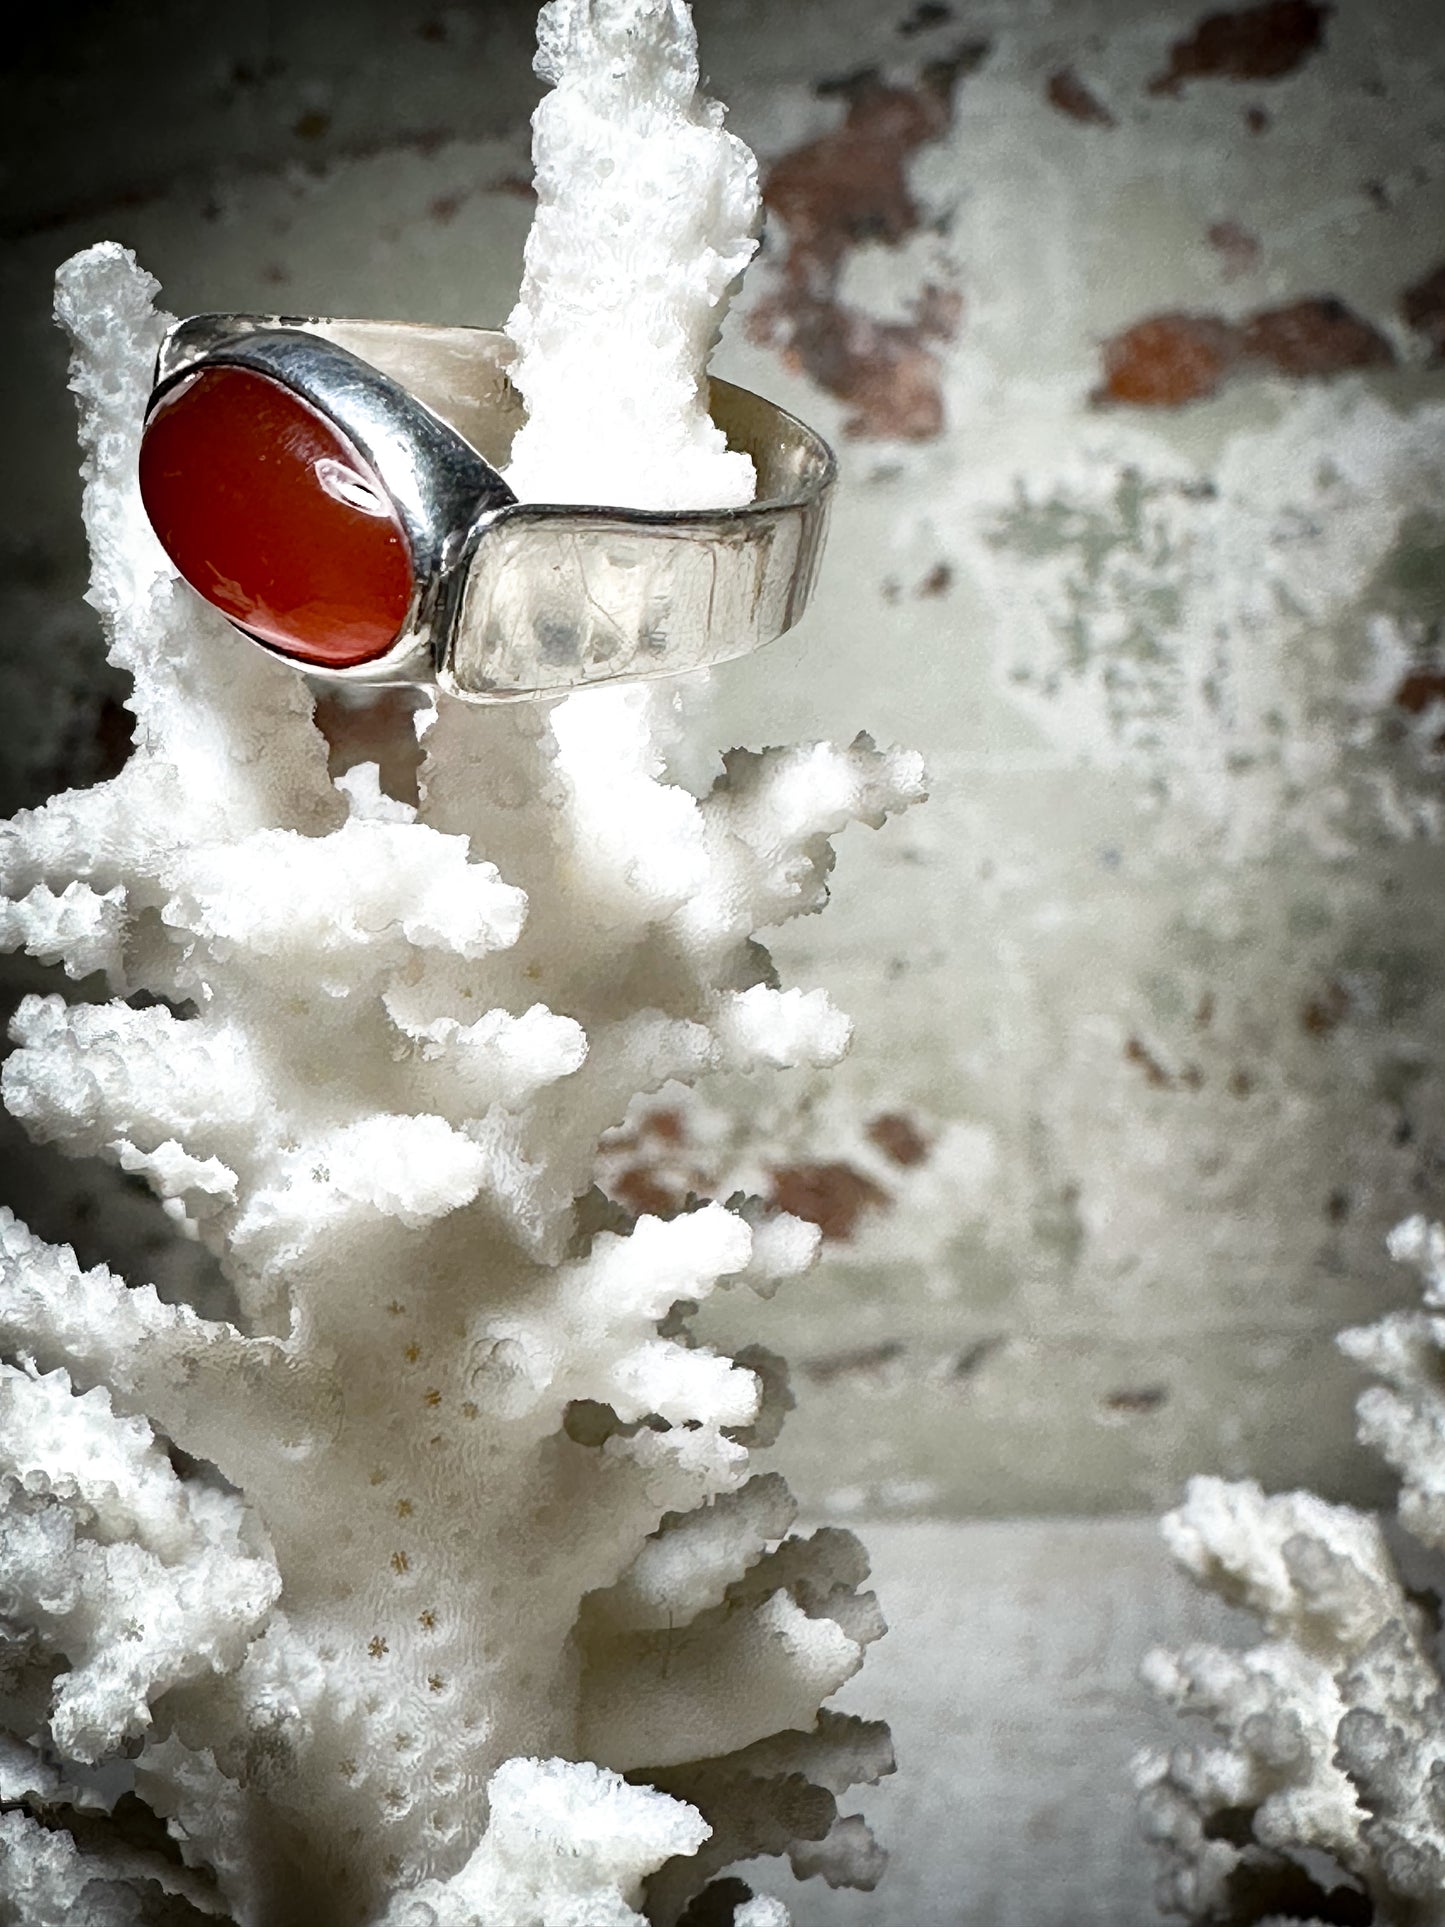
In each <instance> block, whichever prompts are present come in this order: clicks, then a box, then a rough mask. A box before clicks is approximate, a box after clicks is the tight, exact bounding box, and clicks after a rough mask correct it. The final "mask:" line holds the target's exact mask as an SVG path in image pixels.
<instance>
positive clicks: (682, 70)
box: [507, 0, 762, 509]
mask: <svg viewBox="0 0 1445 1927" xmlns="http://www.w3.org/2000/svg"><path fill="white" fill-rule="evenodd" d="M536 66H537V72H538V74H539V75H540V76H541V77H542V79H543V80H545V81H548V82H549V83H550V84H551V88H552V91H551V93H549V94H548V95H547V97H546V98H545V99H544V100H543V102H542V104H541V106H540V107H539V108H538V109H537V114H536V119H535V121H534V123H533V124H534V127H535V130H536V137H535V140H534V143H533V159H534V162H535V165H536V187H537V213H536V218H535V220H534V221H533V224H532V231H531V233H530V235H529V236H528V240H527V257H526V272H525V275H524V277H523V281H522V288H521V293H520V295H519V297H518V301H517V305H516V307H515V308H514V309H513V311H512V314H511V317H510V319H509V320H508V322H507V332H508V334H509V335H510V336H511V337H512V339H513V340H514V341H515V342H516V343H517V346H518V349H519V355H518V361H517V366H516V367H515V369H514V370H513V379H514V381H515V382H516V384H517V386H518V387H519V388H520V389H521V391H522V393H523V395H524V396H525V398H526V401H527V408H528V413H529V417H530V419H529V421H528V423H527V425H526V427H524V428H523V430H522V432H521V434H520V435H518V437H517V441H516V446H515V447H514V449H513V451H512V466H511V468H510V470H509V472H508V480H509V481H510V482H511V484H512V487H513V488H514V489H515V490H516V491H517V493H518V494H519V495H520V496H522V497H523V499H524V500H532V501H552V502H605V503H608V504H612V505H615V506H619V507H629V508H675V509H684V508H733V507H736V506H737V505H738V504H740V503H743V502H748V501H751V500H752V495H753V485H754V476H753V466H752V463H751V461H750V460H749V459H748V457H747V456H746V455H743V454H740V453H729V452H728V451H727V449H726V448H725V446H724V443H723V437H722V433H721V431H720V430H719V429H717V428H715V427H714V426H713V424H712V422H711V420H710V419H709V416H708V412H707V400H706V387H705V384H704V382H703V379H702V376H703V371H704V369H705V368H706V366H707V357H708V355H709V353H710V352H711V350H712V347H713V344H714V343H715V341H716V340H717V336H718V330H719V328H720V327H721V326H722V321H723V316H724V314H725V313H726V312H727V300H728V296H729V294H730V292H731V290H732V288H733V286H734V284H735V283H736V282H737V280H738V278H739V276H740V275H741V274H742V272H743V269H744V268H745V267H746V266H747V264H748V262H749V261H750V260H751V259H752V255H753V250H754V249H755V248H756V246H757V234H758V229H759V226H760V223H761V220H762V201H761V194H760V190H759V186H758V166H757V162H756V160H755V159H754V157H753V155H752V153H751V152H750V151H749V150H748V148H747V147H745V146H744V144H743V143H742V142H741V141H740V140H739V139H738V138H737V136H736V135H734V134H729V133H728V132H726V130H725V129H724V127H723V124H722V123H723V110H722V108H721V107H720V106H719V105H718V103H717V102H716V101H713V100H708V99H707V98H706V97H705V96H704V95H703V94H701V93H699V92H698V68H697V36H696V34H695V33H694V31H693V25H692V19H691V16H690V14H689V12H688V9H687V6H686V0H548V4H547V5H546V6H545V7H543V9H542V15H541V19H540V21H539V23H538V30H537V61H536ZM619 79H621V80H622V84H620V85H619ZM599 235H606V236H607V237H608V245H607V246H606V247H605V248H599V247H598V245H597V238H598V236H599Z"/></svg>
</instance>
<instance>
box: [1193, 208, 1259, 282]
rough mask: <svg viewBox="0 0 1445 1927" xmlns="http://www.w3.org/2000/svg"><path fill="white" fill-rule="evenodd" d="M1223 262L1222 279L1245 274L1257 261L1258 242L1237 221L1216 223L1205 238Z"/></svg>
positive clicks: (1229, 279)
mask: <svg viewBox="0 0 1445 1927" xmlns="http://www.w3.org/2000/svg"><path fill="white" fill-rule="evenodd" d="M1205 238H1206V239H1207V240H1208V242H1209V245H1210V247H1212V248H1213V249H1214V251H1215V253H1216V254H1218V255H1219V256H1220V257H1221V258H1222V260H1223V262H1224V277H1225V279H1226V280H1227V281H1232V280H1234V278H1235V276H1236V275H1240V274H1247V273H1248V272H1249V270H1250V269H1251V268H1252V267H1253V266H1254V265H1255V263H1256V262H1257V261H1258V259H1259V240H1258V237H1257V236H1256V235H1253V234H1251V233H1250V231H1249V229H1248V228H1246V227H1241V226H1240V224H1239V222H1238V221H1216V222H1214V224H1213V226H1212V227H1210V229H1209V231H1208V233H1207V235H1206V237H1205Z"/></svg>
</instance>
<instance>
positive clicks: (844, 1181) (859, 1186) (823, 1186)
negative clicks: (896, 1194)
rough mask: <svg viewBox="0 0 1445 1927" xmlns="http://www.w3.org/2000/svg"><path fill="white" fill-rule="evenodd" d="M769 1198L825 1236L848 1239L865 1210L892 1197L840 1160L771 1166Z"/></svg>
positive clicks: (876, 1208)
mask: <svg viewBox="0 0 1445 1927" xmlns="http://www.w3.org/2000/svg"><path fill="white" fill-rule="evenodd" d="M772 1179H773V1197H772V1201H773V1203H774V1204H775V1205H777V1206H778V1208H779V1210H781V1211H791V1212H792V1214H793V1216H794V1217H795V1218H806V1219H807V1221H808V1223H809V1224H815V1225H817V1227H818V1229H819V1230H820V1231H821V1232H822V1234H823V1236H824V1237H825V1238H834V1239H837V1240H839V1241H840V1242H842V1241H844V1240H846V1239H848V1238H851V1237H852V1236H853V1233H854V1232H855V1231H856V1230H857V1229H858V1223H859V1220H860V1219H861V1218H862V1216H863V1214H864V1212H865V1211H878V1210H881V1209H882V1208H883V1207H884V1206H885V1205H888V1204H891V1203H892V1199H891V1198H890V1197H889V1195H888V1193H887V1192H886V1191H885V1190H884V1189H883V1187H882V1185H881V1184H875V1183H874V1182H873V1180H872V1178H870V1177H868V1176H867V1175H866V1173H864V1172H862V1171H858V1170H855V1169H854V1167H853V1166H852V1165H851V1164H845V1163H843V1161H842V1160H841V1159H838V1160H836V1161H834V1162H820V1163H817V1164H785V1165H780V1166H778V1167H777V1168H775V1169H774V1171H773V1173H772Z"/></svg>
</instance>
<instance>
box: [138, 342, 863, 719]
mask: <svg viewBox="0 0 1445 1927" xmlns="http://www.w3.org/2000/svg"><path fill="white" fill-rule="evenodd" d="M514 355H515V350H514V348H513V344H512V343H511V341H510V340H509V339H508V338H507V337H506V336H505V335H503V334H501V333H498V332H496V331H494V330H490V329H481V328H451V327H434V326H427V325H424V324H419V323H403V322H375V321H330V320H321V319H317V318H297V317H288V316H264V315H232V314H208V315H195V316H191V317H190V318H188V319H186V320H184V321H180V322H177V323H176V324H175V325H174V326H173V327H172V328H171V329H170V330H169V332H168V333H167V335H166V336H165V338H164V340H163V342H162V344H161V348H160V352H159V355H158V357H157V366H156V381H155V387H154V390H153V392H152V395H151V400H150V404H149V407H148V411H147V425H148V426H149V425H150V424H151V423H153V422H155V421H156V420H157V419H158V418H159V416H160V413H161V411H163V410H164V408H165V406H166V404H167V402H168V401H169V400H171V399H172V398H174V397H175V396H176V395H177V393H178V392H179V391H181V389H182V387H183V384H185V383H186V382H187V381H188V380H190V378H191V377H193V376H194V375H196V374H197V373H198V372H200V371H202V370H204V369H206V368H210V367H230V368H239V369H244V370H247V371H249V372H250V373H252V374H253V375H260V376H264V377H265V378H266V379H267V380H269V381H272V382H276V383H279V384H280V385H281V386H282V387H283V388H285V389H286V390H288V391H289V392H290V393H291V394H292V395H294V396H296V397H297V398H299V400H300V401H302V402H303V403H305V404H306V406H307V407H308V408H309V409H311V410H312V411H314V413H315V414H316V415H317V416H319V417H320V418H321V420H322V422H323V423H326V424H329V425H330V426H331V427H332V428H333V429H334V430H335V432H336V433H337V434H338V436H339V437H340V438H342V439H343V440H345V441H347V442H349V443H350V444H352V445H353V446H354V448H355V449H356V451H357V452H358V454H359V455H360V456H361V458H362V459H363V460H364V461H365V462H366V463H367V464H368V465H369V466H370V468H371V470H372V471H373V472H374V475H375V477H376V478H377V480H378V481H379V483H380V485H381V488H382V490H383V491H384V493H385V496H386V498H387V500H388V501H389V502H390V504H391V505H392V508H393V510H394V511H395V515H396V518H397V519H398V520H399V522H400V524H401V526H402V528H403V529H404V531H405V537H406V541H407V543H408V544H409V547H410V551H411V563H412V571H413V583H412V592H411V598H410V602H409V606H408V608H407V610H406V615H405V619H404V621H403V623H402V626H401V628H400V630H399V631H398V633H397V635H396V637H395V640H394V641H393V642H392V644H391V646H390V647H389V648H387V649H385V650H384V651H383V652H382V653H380V654H377V655H374V656H370V657H368V658H367V659H365V660H362V661H355V662H348V663H344V664H336V663H329V662H328V663H319V662H316V661H313V660H311V659H308V658H307V657H306V656H305V654H304V653H303V652H302V651H300V650H295V651H293V650H291V649H289V648H283V647H280V646H279V645H278V644H277V643H275V642H273V641H270V640H268V639H267V638H266V637H264V636H260V635H257V634H255V633H254V632H253V631H251V630H248V629H247V628H246V627H245V625H244V623H243V622H240V621H238V620H237V619H236V618H235V617H234V616H232V615H231V614H230V613H229V612H228V611H226V610H224V609H223V610H222V613H223V614H226V615H227V619H228V620H229V621H231V622H232V626H233V627H235V628H237V629H238V630H239V631H240V633H241V634H243V635H245V636H247V637H248V638H249V640H251V641H252V642H254V643H256V644H257V645H258V646H260V647H262V648H264V649H267V650H268V651H269V652H270V653H272V654H276V655H280V656H283V657H284V658H285V659H286V660H288V661H291V662H292V663H293V664H294V665H295V666H296V667H298V668H300V669H302V670H303V671H304V672H305V673H306V674H307V675H308V676H311V677H314V678H317V679H319V680H323V681H327V682H352V683H361V684H366V683H434V684H436V685H438V686H439V687H440V688H442V689H443V690H445V691H446V692H448V693H449V694H452V695H455V696H458V697H460V698H462V699H463V700H466V701H470V702H508V701H519V700H536V699H537V698H540V697H547V696H560V695H563V694H565V693H566V692H567V691H568V690H569V689H573V688H577V687H580V686H585V685H588V684H593V683H600V682H612V681H624V680H636V679H638V678H642V677H652V676H665V675H672V674H679V673H683V672H685V671H687V670H693V669H699V668H703V667H707V666H710V665H712V664H714V663H719V662H724V661H727V660H729V659H730V658H732V657H735V656H739V655H743V654H746V653H748V652H749V651H750V650H752V649H755V648H757V647H759V646H761V645H762V644H763V643H766V642H768V641H771V640H772V639H773V638H774V637H776V636H779V635H781V634H783V633H784V632H785V631H786V630H787V629H789V628H791V627H792V626H793V624H794V623H795V622H796V621H797V620H798V618H799V616H800V615H801V614H802V612H803V609H804V608H805V606H806V604H807V601H808V598H809V596H810V594H811V591H812V588H813V583H814V580H815V577H816V573H817V564H818V559H819V555H820V552H821V549H822V544H823V540H824V536H825V533H826V526H827V511H828V502H829V496H830V492H831V488H832V484H833V481H834V477H835V472H836V467H835V463H834V458H833V455H832V452H831V450H830V449H829V448H828V446H827V444H826V442H824V441H823V439H822V438H821V437H820V436H818V435H817V434H815V433H814V432H813V430H811V429H809V428H807V427H806V426H805V425H804V424H803V423H802V422H799V421H797V420H796V418H795V417H793V416H791V415H789V414H787V413H786V412H785V411H784V410H782V409H780V408H777V407H776V406H775V405H774V404H772V403H771V402H767V401H765V400H763V398H762V397H761V396H758V395H754V394H752V393H750V392H749V391H748V390H746V389H742V388H738V387H735V386H734V385H733V384H731V383H728V382H723V381H719V380H714V381H712V382H711V383H710V384H709V391H710V393H709V399H710V405H711V412H712V416H713V419H714V421H715V422H717V424H718V426H719V427H720V428H721V429H722V430H723V431H724V433H725V435H726V437H727V441H728V445H729V447H731V448H737V449H741V450H742V451H743V452H745V453H746V454H748V455H749V456H750V457H751V458H752V460H753V462H754V464H755V467H756V469H757V474H758V489H757V499H756V500H754V501H753V502H751V503H749V504H747V505H746V506H744V507H742V508H734V509H715V510H714V509H701V510H680V511H675V512H674V511H667V512H664V511H653V510H642V509H625V508H609V507H602V506H598V507H593V506H574V505H571V504H554V503H534V502H527V503H522V502H518V500H517V499H516V496H515V495H514V494H513V492H512V490H511V489H510V488H509V487H508V486H507V484H506V482H505V480H504V479H503V476H502V473H501V470H502V469H503V468H504V467H505V465H506V462H507V460H508V456H509V451H510V448H511V443H512V439H513V436H514V435H515V433H516V431H517V429H518V428H519V427H520V426H521V424H522V422H523V421H524V420H525V418H526V417H525V408H524V405H523V402H522V399H521V396H520V395H519V394H518V392H517V390H516V389H515V388H514V387H513V385H512V383H511V380H510V378H509V374H508V369H509V367H510V365H511V363H512V361H513V359H514ZM197 486H204V476H202V477H199V478H198V479H197ZM196 586H197V587H198V592H199V593H201V594H203V595H204V594H205V590H204V588H201V587H200V586H199V585H196Z"/></svg>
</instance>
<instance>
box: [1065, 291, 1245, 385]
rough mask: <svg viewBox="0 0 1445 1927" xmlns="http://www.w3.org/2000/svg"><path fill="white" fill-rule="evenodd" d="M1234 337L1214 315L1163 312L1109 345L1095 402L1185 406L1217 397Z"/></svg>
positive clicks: (1230, 330) (1230, 358)
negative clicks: (1192, 402) (1214, 394)
mask: <svg viewBox="0 0 1445 1927" xmlns="http://www.w3.org/2000/svg"><path fill="white" fill-rule="evenodd" d="M1233 354H1234V333H1233V330H1232V329H1231V328H1230V326H1229V324H1228V323H1227V322H1224V321H1220V320H1218V319H1217V318H1216V317H1214V316H1212V315H1197V314H1158V315H1151V316H1150V317H1149V319H1148V320H1147V321H1136V322H1135V323H1134V325H1133V327H1132V328H1126V329H1125V330H1124V331H1123V333H1122V334H1117V335H1114V336H1113V337H1112V338H1111V339H1110V340H1108V341H1106V342H1105V343H1104V381H1103V385H1102V387H1100V388H1096V389H1095V391H1094V393H1093V394H1092V395H1091V396H1090V400H1091V401H1092V402H1093V403H1094V404H1095V406H1098V405H1099V404H1100V403H1101V402H1124V403H1128V404H1130V405H1131V406H1133V407H1135V408H1181V407H1183V405H1184V403H1185V402H1190V401H1202V400H1203V399H1204V397H1205V396H1206V395H1212V394H1213V393H1214V392H1215V391H1216V389H1217V388H1218V387H1219V386H1220V384H1221V383H1222V382H1223V380H1224V378H1225V375H1226V374H1227V373H1228V371H1229V367H1230V363H1231V361H1232V359H1233Z"/></svg>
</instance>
